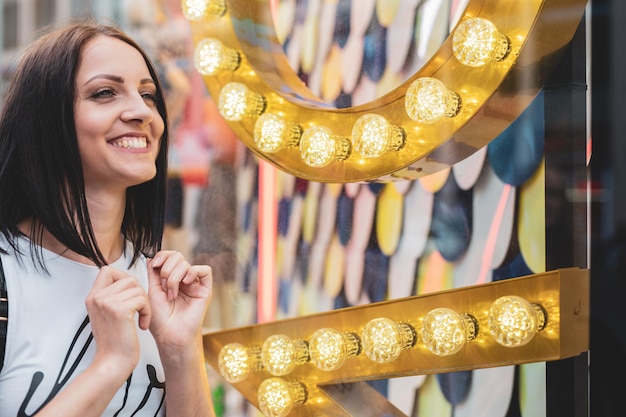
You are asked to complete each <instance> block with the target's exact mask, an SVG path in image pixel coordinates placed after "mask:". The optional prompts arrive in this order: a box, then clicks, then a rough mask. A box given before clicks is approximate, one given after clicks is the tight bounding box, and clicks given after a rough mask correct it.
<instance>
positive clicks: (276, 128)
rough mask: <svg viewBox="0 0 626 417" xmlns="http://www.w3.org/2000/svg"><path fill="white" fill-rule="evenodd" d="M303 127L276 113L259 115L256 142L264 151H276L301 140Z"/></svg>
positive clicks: (255, 129) (256, 125)
mask: <svg viewBox="0 0 626 417" xmlns="http://www.w3.org/2000/svg"><path fill="white" fill-rule="evenodd" d="M300 136H302V128H301V127H300V126H299V125H297V124H295V123H289V122H287V121H286V120H285V119H284V118H282V117H281V116H279V115H277V114H275V113H265V114H262V115H261V116H259V118H258V119H257V121H256V123H255V125H254V143H255V144H256V146H257V148H259V150H261V151H263V152H268V153H274V152H278V151H279V150H281V149H284V148H285V147H287V146H296V145H297V144H298V143H299V142H300Z"/></svg>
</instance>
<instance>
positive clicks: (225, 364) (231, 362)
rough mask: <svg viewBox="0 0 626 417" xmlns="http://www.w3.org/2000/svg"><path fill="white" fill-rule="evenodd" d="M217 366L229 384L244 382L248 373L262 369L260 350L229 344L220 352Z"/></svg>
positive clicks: (238, 344)
mask: <svg viewBox="0 0 626 417" xmlns="http://www.w3.org/2000/svg"><path fill="white" fill-rule="evenodd" d="M218 365H219V369H220V373H221V374H222V376H223V377H224V379H225V380H226V381H228V382H231V383H234V382H241V381H244V380H245V379H246V378H248V375H250V372H254V371H259V370H261V369H263V363H262V362H261V349H260V348H258V347H252V348H247V347H245V346H243V345H242V344H240V343H229V344H227V345H225V346H224V347H223V348H222V350H220V354H219V357H218Z"/></svg>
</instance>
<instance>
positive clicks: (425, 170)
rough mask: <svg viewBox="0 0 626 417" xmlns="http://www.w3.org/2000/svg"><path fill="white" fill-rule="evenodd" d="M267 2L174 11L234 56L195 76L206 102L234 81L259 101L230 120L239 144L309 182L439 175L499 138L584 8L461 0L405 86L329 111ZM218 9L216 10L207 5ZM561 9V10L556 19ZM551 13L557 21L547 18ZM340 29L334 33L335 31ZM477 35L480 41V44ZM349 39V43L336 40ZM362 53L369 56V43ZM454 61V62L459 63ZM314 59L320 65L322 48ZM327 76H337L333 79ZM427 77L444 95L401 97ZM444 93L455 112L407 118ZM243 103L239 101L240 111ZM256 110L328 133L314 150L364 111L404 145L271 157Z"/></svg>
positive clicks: (331, 142)
mask: <svg viewBox="0 0 626 417" xmlns="http://www.w3.org/2000/svg"><path fill="white" fill-rule="evenodd" d="M271 3H274V2H272V1H269V0H266V1H256V2H242V1H232V2H228V7H226V2H224V1H200V2H199V1H193V0H188V1H184V2H183V8H184V10H185V11H186V12H187V16H188V18H189V19H190V21H191V25H192V30H193V33H194V40H195V42H196V44H198V45H200V43H201V41H202V40H206V39H217V40H220V42H221V43H222V44H223V45H224V46H225V47H226V48H227V49H228V50H233V51H237V52H238V53H239V56H240V60H241V62H240V64H239V65H238V66H237V67H236V68H235V69H233V68H232V67H231V68H224V69H222V70H221V71H219V72H217V73H215V74H212V75H205V76H204V77H205V81H206V85H207V87H208V89H209V91H210V93H211V95H212V96H213V97H214V98H216V99H217V98H219V97H221V95H222V94H223V92H224V91H225V89H226V87H228V86H229V85H230V84H231V83H234V82H235V83H240V84H242V85H244V86H246V87H247V89H248V90H250V91H251V92H253V93H255V94H257V95H259V96H260V97H263V100H264V106H263V108H262V109H261V111H257V112H256V113H250V114H249V115H248V116H246V117H244V118H242V119H241V120H237V121H231V122H230V124H231V126H232V128H233V130H235V132H236V133H237V135H238V136H239V138H240V139H241V140H242V141H243V142H244V143H245V144H246V145H247V146H248V147H249V148H250V149H251V150H252V151H253V152H254V153H255V154H257V155H258V156H259V157H261V158H263V159H265V160H266V161H269V162H271V163H272V164H274V165H275V166H277V167H278V168H280V169H282V170H284V171H286V172H288V173H290V174H293V175H295V176H298V177H301V178H306V179H310V180H313V181H319V182H357V181H390V180H398V179H415V178H419V177H423V176H425V175H427V174H431V173H434V172H437V171H440V170H443V169H446V168H449V167H450V166H451V165H453V164H454V163H457V162H459V161H461V160H463V159H465V158H467V157H468V156H470V155H472V154H473V153H474V152H476V151H478V150H479V149H481V148H482V147H484V146H485V145H486V144H487V143H489V142H490V141H491V140H493V139H494V138H495V137H496V136H498V135H499V134H500V133H502V132H503V131H504V130H505V129H506V128H507V127H508V126H509V125H510V123H512V122H513V121H514V120H515V119H516V118H517V117H518V116H519V115H520V114H521V112H522V111H523V110H524V109H525V108H526V107H527V106H528V105H529V104H530V103H531V102H532V100H533V99H534V97H535V96H536V94H537V92H538V91H539V89H540V87H541V85H542V83H543V82H544V81H545V79H546V77H547V76H548V74H549V72H550V71H549V70H550V68H552V66H553V63H554V62H555V61H556V59H557V58H558V57H559V56H560V54H559V52H560V51H561V50H562V48H563V47H564V46H565V45H567V43H568V42H569V41H570V40H571V39H572V36H573V34H574V32H575V30H576V28H577V26H578V24H579V22H580V19H581V17H582V15H583V11H584V8H585V5H586V1H584V0H577V1H574V2H571V1H564V0H544V1H542V0H533V1H525V2H520V1H516V0H506V1H502V0H472V1H469V2H468V3H467V7H466V8H465V9H464V10H463V12H462V13H461V12H458V15H459V25H458V26H457V27H454V28H452V31H451V34H450V36H449V37H448V38H447V39H446V40H445V41H444V42H443V44H442V45H441V47H440V48H439V49H438V50H437V51H436V52H435V53H434V54H433V55H432V57H431V58H430V59H428V61H427V62H424V64H423V66H421V67H420V68H418V69H417V70H416V72H415V73H414V74H412V75H410V77H408V79H407V80H406V81H404V82H401V83H400V84H399V85H398V86H397V87H396V88H394V89H393V90H392V91H390V92H388V93H386V94H384V95H382V96H381V97H378V98H376V99H375V100H372V101H369V102H366V103H363V104H360V105H357V106H354V107H345V108H334V107H333V106H329V105H328V103H326V102H324V101H323V100H322V99H320V97H319V96H317V95H316V94H315V93H314V92H313V91H312V90H311V89H310V88H308V86H307V85H306V84H305V83H304V82H303V81H302V79H300V78H299V76H298V74H297V73H296V72H295V71H294V70H293V68H292V65H291V63H290V61H289V56H288V55H286V54H285V50H284V49H283V45H282V42H281V39H280V38H279V36H278V35H277V34H276V29H275V27H276V26H275V24H274V14H273V13H272V12H271ZM330 3H335V2H330ZM369 3H370V2H366V3H365V4H369ZM371 3H373V2H371ZM414 3H415V2H414ZM427 3H432V2H427ZM218 4H221V5H222V6H223V8H219V7H217V5H218ZM199 5H205V7H204V8H203V7H200V6H199ZM364 7H365V6H364ZM565 7H566V8H567V9H568V13H565V14H564V13H559V10H561V11H562V10H563V8H565ZM211 11H213V14H211ZM557 15H558V16H559V18H558V20H554V16H557ZM279 17H280V16H279ZM475 18H480V19H481V20H478V21H476V20H474V19H475ZM485 22H487V23H485ZM461 25H462V27H461ZM278 27H280V25H279V26H278ZM484 28H489V30H485V29H484ZM351 29H352V28H351ZM459 29H462V30H459ZM457 31H458V34H457ZM340 32H341V30H340V29H338V30H337V33H340ZM312 33H313V32H312ZM485 34H490V36H488V37H486V38H484V35H485ZM455 35H456V39H454V38H455ZM311 39H314V38H311ZM477 40H482V45H483V46H482V47H481V48H479V49H478V50H476V49H474V51H473V54H474V55H473V56H470V55H471V54H470V55H468V53H469V52H471V48H469V47H468V46H467V45H469V44H470V43H474V42H476V41H477ZM296 41H297V39H295V38H294V39H292V40H291V44H290V45H289V47H295V46H294V45H293V44H294V43H295V42H296ZM349 41H350V37H348V39H347V40H346V42H349ZM463 44H467V45H466V46H465V47H464V46H463ZM505 44H506V45H505ZM490 45H491V46H493V47H494V52H492V53H486V55H487V56H488V57H491V58H493V59H488V60H487V61H489V62H488V63H485V61H482V62H483V64H482V65H479V66H477V65H476V64H475V62H479V60H478V57H480V56H481V55H485V52H484V51H488V50H489V47H490ZM363 46H364V45H363ZM503 46H506V47H503ZM370 47H372V48H374V49H375V48H376V45H375V44H372V45H370ZM503 51H504V52H503ZM322 52H323V51H322ZM366 53H368V52H367V51H365V52H364V54H366ZM461 55H464V56H463V57H461V59H459V57H460V56H461ZM357 56H359V55H357ZM316 59H319V60H324V59H328V60H329V61H328V62H330V60H331V59H332V51H328V54H327V55H321V56H318V57H317V58H316ZM468 59H469V60H468ZM463 62H466V63H471V64H472V65H468V64H464V63H463ZM359 64H360V60H351V61H347V62H344V66H345V67H349V68H352V67H353V66H356V67H360V65H359ZM338 69H339V67H338ZM339 75H341V74H339ZM331 77H333V75H331ZM334 78H335V79H337V78H340V77H338V76H337V74H335V75H334ZM433 79H434V80H437V81H440V82H441V83H443V85H444V86H445V90H442V89H438V90H433V89H432V88H430V89H419V90H418V91H416V92H415V94H413V93H411V91H412V89H411V87H412V86H414V85H415V84H414V83H416V82H418V83H419V82H421V81H423V80H433ZM432 84H433V83H429V84H428V85H432ZM344 89H345V85H344ZM348 91H350V90H348ZM441 91H444V93H442V92H441ZM450 96H457V97H458V100H457V102H458V104H460V105H458V106H457V107H456V108H455V111H443V112H442V114H445V115H446V117H441V118H438V119H436V120H433V121H432V122H429V123H423V122H420V121H419V120H414V119H413V118H412V117H411V115H410V113H411V108H412V107H413V106H414V105H415V104H419V103H420V102H422V101H423V100H425V101H424V102H430V103H433V100H434V101H435V102H437V103H443V101H442V100H443V98H445V97H450ZM428 100H430V101H428ZM245 103H246V101H245V100H242V104H241V105H242V106H245ZM248 104H249V103H248ZM429 107H430V108H432V106H429ZM261 113H266V114H268V113H271V114H277V115H279V116H281V117H282V118H284V119H285V121H286V123H291V124H296V125H298V126H300V128H301V130H302V132H303V133H302V134H303V135H304V134H305V133H306V132H307V130H308V129H314V128H315V129H317V127H320V126H323V127H325V128H328V129H330V131H331V132H332V135H326V136H324V139H323V140H320V141H318V143H319V148H320V149H327V148H328V147H336V146H338V144H343V143H345V140H344V139H347V140H348V142H352V141H354V137H353V130H352V129H353V126H354V125H355V124H356V122H357V121H358V120H359V119H360V117H362V116H365V115H369V114H378V115H380V116H384V117H385V118H386V119H387V120H388V121H389V122H390V123H391V124H392V125H394V126H398V127H400V128H402V129H403V132H404V135H405V137H406V142H405V144H404V146H403V147H402V148H400V149H397V150H396V151H391V152H385V153H384V154H382V155H380V156H378V157H376V158H364V157H362V156H361V155H359V154H358V153H356V152H348V155H347V156H346V155H345V153H346V152H342V153H341V155H342V156H341V157H338V158H335V159H334V160H333V161H332V162H330V163H328V164H326V165H324V166H323V167H320V166H316V165H314V166H311V165H309V164H307V163H306V160H305V159H304V158H303V157H302V155H301V152H303V151H302V149H300V147H299V146H297V145H292V146H286V147H284V148H283V149H281V150H280V151H278V152H273V153H267V152H264V151H262V150H261V149H259V148H258V147H257V146H256V145H255V141H254V140H255V136H254V132H255V124H256V121H257V120H258V117H259V116H260V114H261ZM342 148H345V146H343V145H342Z"/></svg>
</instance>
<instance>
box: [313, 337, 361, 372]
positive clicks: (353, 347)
mask: <svg viewBox="0 0 626 417" xmlns="http://www.w3.org/2000/svg"><path fill="white" fill-rule="evenodd" d="M360 352H361V342H360V340H359V337H358V336H357V335H356V334H354V333H349V332H345V333H342V332H339V331H338V330H335V329H331V328H322V329H319V330H317V331H316V332H315V333H313V334H312V335H311V337H310V338H309V353H310V355H311V363H313V365H315V366H316V367H317V368H319V369H321V370H322V371H333V370H335V369H338V368H340V367H341V365H343V363H344V362H345V360H346V359H348V358H353V357H355V356H357V355H358V354H359V353H360Z"/></svg>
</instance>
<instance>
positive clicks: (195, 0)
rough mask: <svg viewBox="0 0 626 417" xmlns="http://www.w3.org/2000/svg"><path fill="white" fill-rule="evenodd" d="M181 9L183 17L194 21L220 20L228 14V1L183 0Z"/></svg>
mask: <svg viewBox="0 0 626 417" xmlns="http://www.w3.org/2000/svg"><path fill="white" fill-rule="evenodd" d="M181 9H182V11H183V15H184V16H185V17H186V18H187V19H189V20H192V21H200V20H204V19H206V18H208V17H214V18H219V17H222V16H224V14H226V0H183V2H182V5H181Z"/></svg>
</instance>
